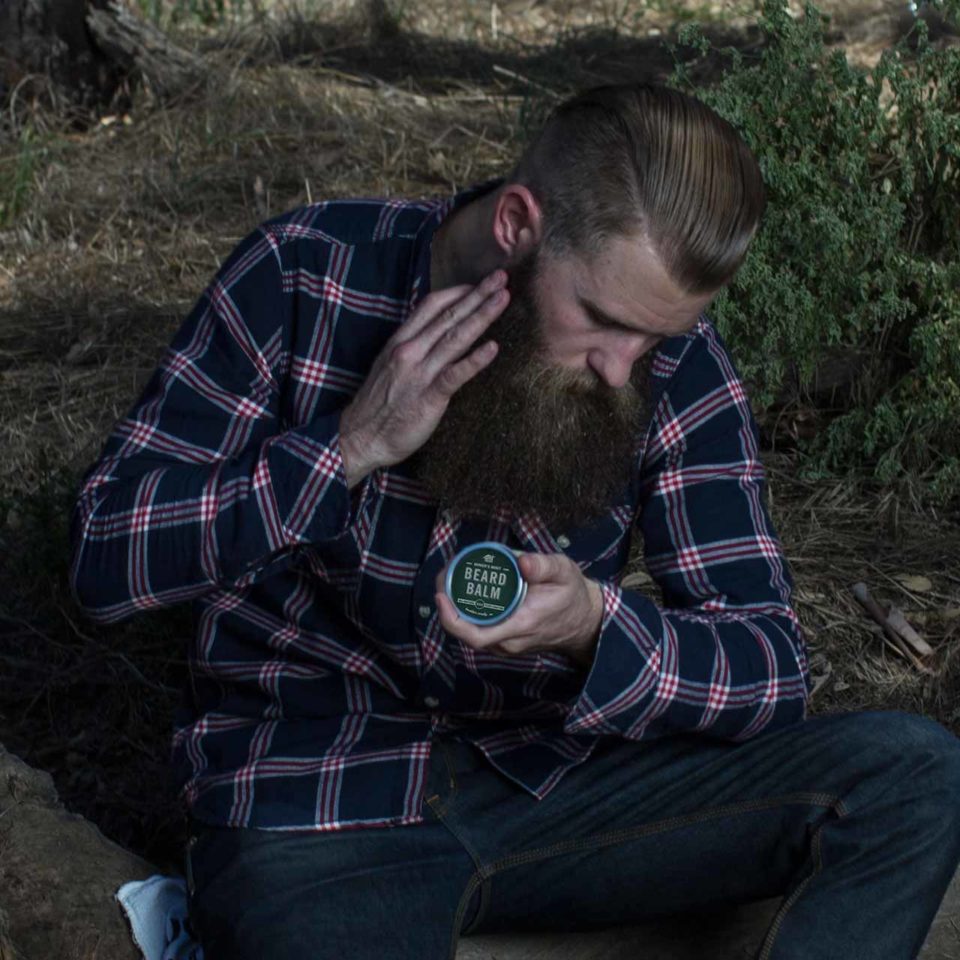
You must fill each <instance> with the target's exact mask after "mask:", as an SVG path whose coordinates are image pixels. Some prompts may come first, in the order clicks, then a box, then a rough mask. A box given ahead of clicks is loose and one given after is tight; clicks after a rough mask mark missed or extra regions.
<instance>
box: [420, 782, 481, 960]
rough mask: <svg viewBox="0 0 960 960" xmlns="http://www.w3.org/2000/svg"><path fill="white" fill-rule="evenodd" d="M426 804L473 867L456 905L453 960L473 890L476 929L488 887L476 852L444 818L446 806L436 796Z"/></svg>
mask: <svg viewBox="0 0 960 960" xmlns="http://www.w3.org/2000/svg"><path fill="white" fill-rule="evenodd" d="M427 803H428V804H429V805H430V809H431V810H432V811H433V813H434V815H435V816H436V818H437V819H438V820H439V821H440V822H441V823H442V824H443V825H444V826H445V827H446V828H447V830H448V831H449V832H450V833H451V835H452V836H453V838H454V839H455V840H456V841H457V842H458V843H459V844H460V846H461V847H463V849H464V850H465V851H466V852H467V855H468V856H469V857H470V859H471V860H472V861H473V866H474V872H473V876H472V877H470V879H469V880H468V881H467V886H466V888H465V889H464V891H463V893H462V894H461V896H460V902H459V903H458V904H457V912H456V914H455V915H454V918H453V930H452V932H451V937H450V953H449V960H455V956H456V953H457V941H458V940H459V939H460V932H461V931H460V925H461V924H462V923H463V915H464V913H466V910H467V907H468V906H469V904H470V898H471V897H472V896H473V892H474V890H476V889H477V887H478V886H479V887H480V905H479V907H478V908H477V916H476V917H475V918H474V922H473V923H472V924H471V926H472V927H476V925H477V922H478V921H479V920H480V918H481V917H482V916H483V914H484V913H485V911H486V905H487V900H488V899H489V893H488V887H487V885H486V884H485V883H484V880H485V877H484V870H483V866H482V864H481V862H480V858H479V857H478V856H477V854H476V851H475V850H474V849H473V847H472V846H470V844H469V843H467V841H466V840H464V838H463V837H462V836H461V835H460V833H459V832H458V831H457V830H455V829H454V828H453V827H452V826H451V825H450V823H449V821H448V820H447V819H446V818H445V817H444V813H445V812H446V804H444V803H443V802H442V801H441V800H440V798H439V797H438V796H436V795H434V796H432V797H427Z"/></svg>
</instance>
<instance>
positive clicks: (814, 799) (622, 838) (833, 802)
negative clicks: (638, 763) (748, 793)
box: [457, 793, 842, 879]
mask: <svg viewBox="0 0 960 960" xmlns="http://www.w3.org/2000/svg"><path fill="white" fill-rule="evenodd" d="M788 803H809V804H815V805H816V806H822V807H833V808H837V807H838V806H842V802H841V801H840V799H839V798H838V797H834V796H832V795H830V794H826V793H791V794H787V795H786V796H783V797H772V798H769V799H767V800H746V801H741V802H739V803H733V804H727V805H726V806H723V807H714V808H711V809H706V810H698V811H697V812H696V813H692V814H685V815H684V816H679V817H670V818H668V819H666V820H659V821H656V822H654V823H648V824H644V825H643V826H640V827H628V828H624V829H621V830H613V831H610V832H608V833H600V834H595V835H594V836H592V837H586V838H581V839H579V840H567V841H563V842H561V843H555V844H551V845H550V846H547V847H539V848H537V849H535V850H525V851H523V852H522V853H515V854H511V855H510V856H507V857H502V858H501V859H499V860H495V861H493V862H492V863H490V864H489V865H487V866H486V867H484V866H482V865H480V864H479V862H478V861H477V860H476V858H475V862H477V863H478V866H479V869H480V875H481V877H482V878H483V879H489V878H490V877H492V876H493V875H494V874H495V873H499V872H500V871H501V870H505V869H508V868H509V867H516V866H521V865H523V864H527V863H533V862H535V861H537V860H546V859H548V858H549V857H556V856H561V855H563V854H566V853H574V852H577V851H583V850H591V849H597V848H599V847H604V846H614V845H616V844H618V843H623V842H626V841H630V840H636V839H639V838H640V837H643V836H651V835H654V834H657V833H663V832H665V831H667V830H673V829H676V828H677V827H682V826H688V825H689V824H693V823H698V822H702V821H707V820H715V819H719V818H720V817H726V816H731V815H733V814H736V813H747V812H750V811H755V810H765V809H768V808H769V807H775V806H779V805H782V804H788ZM457 839H459V840H460V842H461V843H463V840H462V839H461V838H460V837H458V838H457ZM464 846H466V844H464ZM468 849H469V848H468ZM470 853H471V856H473V852H472V851H470Z"/></svg>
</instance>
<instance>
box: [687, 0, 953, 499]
mask: <svg viewBox="0 0 960 960" xmlns="http://www.w3.org/2000/svg"><path fill="white" fill-rule="evenodd" d="M950 6H951V7H952V11H951V12H955V11H956V10H957V8H958V7H960V4H958V3H957V2H956V0H952V3H951V4H950ZM824 26H825V19H824V18H823V17H822V16H821V14H820V12H819V11H818V10H817V8H816V7H815V6H813V5H812V4H809V3H808V5H807V6H806V9H805V15H804V16H803V17H800V18H797V19H793V18H791V17H790V16H789V14H788V13H787V12H786V11H785V9H784V8H783V7H782V6H781V5H780V4H779V3H777V2H770V0H767V2H765V3H764V4H763V7H762V13H761V18H760V27H761V32H762V34H763V36H764V43H763V45H762V46H761V47H760V49H759V52H758V53H757V54H755V55H754V56H753V57H752V59H748V58H747V57H746V56H744V55H742V54H740V53H738V52H737V51H735V50H726V51H723V53H724V55H725V56H726V57H729V62H728V63H726V65H725V69H724V72H723V75H722V77H721V78H720V79H719V80H718V81H717V82H714V83H710V84H705V85H701V86H697V85H696V84H694V82H693V81H692V79H691V71H690V69H689V67H688V66H684V65H680V66H678V67H677V69H676V70H675V72H674V75H673V77H672V79H671V82H672V83H673V84H674V85H676V86H678V87H680V88H681V89H685V90H687V91H688V92H691V93H694V94H695V95H696V96H698V97H699V98H700V99H702V100H704V101H705V102H707V103H709V104H710V105H711V106H712V107H714V109H716V110H717V112H718V113H720V114H721V115H722V116H724V117H726V118H727V119H728V120H730V121H731V122H732V123H733V124H734V125H735V126H736V127H737V128H738V129H739V130H740V131H741V132H742V134H743V135H744V137H745V139H746V140H747V142H748V143H749V144H750V146H751V147H752V149H753V150H754V151H755V153H756V154H757V156H758V158H759V161H760V164H761V167H762V169H763V173H764V177H765V180H766V182H767V186H768V191H769V205H768V209H767V213H766V216H765V219H764V223H763V226H762V229H761V231H760V233H759V234H758V236H757V238H756V241H755V243H754V245H753V248H752V249H751V252H750V254H749V256H748V259H747V261H746V262H745V264H744V266H743V268H742V270H741V271H740V273H739V274H738V276H737V279H736V280H735V282H734V283H733V284H732V285H731V287H730V288H729V290H727V291H725V292H724V294H723V295H722V296H721V297H719V298H718V300H717V301H716V302H715V304H714V306H713V308H712V316H713V317H714V318H715V319H716V321H717V323H718V326H719V328H720V330H721V333H722V334H723V336H724V337H725V338H726V339H727V341H728V342H729V343H730V345H731V347H732V349H733V352H734V355H735V356H736V357H737V360H738V364H739V366H740V368H741V371H742V373H743V374H744V376H745V379H746V380H747V381H748V382H749V383H750V384H751V386H752V388H753V392H752V396H753V400H754V402H755V404H756V405H757V406H758V407H759V408H760V410H761V412H763V411H764V410H770V409H773V408H774V407H775V406H776V405H778V404H779V405H780V406H782V405H783V403H784V401H785V399H788V398H792V399H793V401H795V402H799V403H802V404H806V405H816V406H817V407H818V420H817V422H818V425H819V426H818V430H817V433H816V435H815V436H814V437H812V438H808V439H807V441H806V442H805V444H804V451H805V453H806V457H805V462H806V469H807V471H808V472H810V473H813V474H817V475H824V474H834V475H835V474H837V473H846V472H850V473H853V472H854V471H856V472H863V471H864V470H866V471H867V472H868V473H870V474H872V475H873V476H874V477H876V479H878V480H880V481H882V482H884V483H885V484H900V483H906V484H909V485H910V486H911V487H912V489H913V490H915V491H918V492H920V493H922V495H923V496H924V497H925V498H932V499H933V500H935V501H941V502H943V501H947V500H949V499H951V498H953V497H955V496H956V492H957V490H958V489H960V488H958V485H957V481H958V479H960V213H958V211H960V48H958V47H952V48H951V47H947V48H945V49H940V50H938V49H935V48H934V47H933V46H932V45H931V44H930V43H929V42H928V34H927V30H926V27H925V25H924V24H923V23H922V21H918V22H917V25H916V27H915V28H914V30H913V31H912V32H911V35H910V37H909V38H907V40H906V41H904V42H901V43H900V44H899V45H898V46H897V47H896V48H894V49H892V50H889V51H887V52H885V53H884V55H883V56H882V58H881V59H880V61H879V63H878V64H877V65H876V67H874V68H873V69H872V70H871V71H869V72H867V71H865V70H863V69H860V68H858V67H855V66H851V65H850V64H849V63H848V62H847V60H846V57H845V55H844V54H843V52H842V51H837V50H834V51H829V50H827V49H825V46H824ZM680 39H681V43H682V44H693V45H695V46H697V47H699V48H700V51H701V52H702V53H706V52H707V51H708V49H709V43H708V41H706V39H705V38H704V36H703V34H702V32H701V31H700V30H699V28H698V27H697V26H696V25H692V26H688V27H686V28H684V29H683V30H682V31H681V37H680ZM827 357H829V358H833V359H834V360H836V361H838V362H839V363H840V366H841V367H842V368H844V369H845V370H846V371H847V377H846V380H847V385H846V386H845V388H843V389H840V390H835V391H834V392H833V394H832V395H831V396H829V397H826V396H824V395H823V394H822V393H816V392H815V391H814V389H813V387H814V383H815V373H816V371H817V368H818V364H822V363H823V360H824V358H827Z"/></svg>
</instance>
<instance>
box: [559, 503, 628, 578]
mask: <svg viewBox="0 0 960 960" xmlns="http://www.w3.org/2000/svg"><path fill="white" fill-rule="evenodd" d="M632 520H633V512H632V510H631V509H629V508H627V507H617V508H615V509H613V510H610V511H609V512H608V513H606V514H604V515H603V516H602V517H600V518H599V519H598V520H594V521H592V522H590V523H589V524H584V525H583V526H580V527H574V528H571V529H568V530H563V531H557V532H554V531H551V534H552V539H553V541H554V542H555V543H556V550H557V552H559V553H563V554H565V555H566V556H568V557H569V558H570V559H571V560H573V561H574V562H575V563H576V564H577V566H578V567H580V570H581V571H582V572H583V573H584V575H585V576H588V577H591V578H593V579H595V580H611V579H613V578H614V577H616V576H617V575H618V574H619V573H620V572H621V570H622V569H623V567H624V566H625V565H626V562H627V559H628V557H629V555H630V531H631V526H632Z"/></svg>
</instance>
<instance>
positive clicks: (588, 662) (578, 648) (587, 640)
mask: <svg viewBox="0 0 960 960" xmlns="http://www.w3.org/2000/svg"><path fill="white" fill-rule="evenodd" d="M586 583H587V595H588V596H589V598H590V613H589V615H588V616H587V621H586V624H585V627H584V632H583V634H582V636H581V638H580V639H579V641H578V642H575V643H574V644H573V645H572V646H571V649H570V657H571V659H573V660H574V661H576V662H577V663H578V664H580V665H581V666H582V667H585V668H587V669H589V668H590V667H591V666H592V665H593V655H594V653H595V651H596V649H597V644H598V643H599V642H600V627H601V625H602V624H603V590H602V589H601V588H600V584H599V583H597V581H596V580H590V579H587V581H586Z"/></svg>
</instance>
